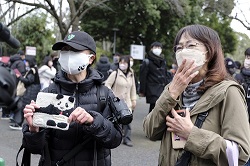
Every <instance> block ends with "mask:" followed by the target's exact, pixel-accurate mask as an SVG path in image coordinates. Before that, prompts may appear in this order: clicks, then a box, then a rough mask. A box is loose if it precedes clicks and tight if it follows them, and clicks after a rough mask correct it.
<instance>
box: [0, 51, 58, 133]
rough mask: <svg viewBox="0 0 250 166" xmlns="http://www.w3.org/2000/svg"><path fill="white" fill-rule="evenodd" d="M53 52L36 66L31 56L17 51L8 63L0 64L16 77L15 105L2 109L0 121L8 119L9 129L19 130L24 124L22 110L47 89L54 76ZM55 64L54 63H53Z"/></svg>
mask: <svg viewBox="0 0 250 166" xmlns="http://www.w3.org/2000/svg"><path fill="white" fill-rule="evenodd" d="M55 54H56V53H55V52H53V53H52V54H51V55H48V56H45V58H44V60H43V64H42V65H41V66H38V65H37V62H36V59H35V57H33V56H26V55H25V52H24V51H22V50H19V51H18V52H17V53H16V54H14V55H13V56H11V57H10V58H9V62H5V63H4V64H3V63H2V65H1V66H4V67H6V68H9V69H10V70H12V71H14V73H15V75H16V83H17V84H16V88H17V92H16V96H17V102H16V104H15V105H14V106H13V107H11V108H9V107H3V108H1V109H2V116H1V119H6V120H9V119H10V126H9V127H10V128H11V129H13V130H21V129H22V124H23V122H24V117H23V109H24V107H25V105H26V104H29V103H30V102H31V100H35V99H36V96H37V94H38V92H40V91H42V90H43V89H44V88H46V87H48V86H49V85H50V84H51V83H52V82H53V78H54V76H55V74H56V71H57V70H56V69H55V67H54V66H53V60H52V59H53V58H54V59H55ZM55 63H56V62H55Z"/></svg>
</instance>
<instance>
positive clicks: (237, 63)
mask: <svg viewBox="0 0 250 166" xmlns="http://www.w3.org/2000/svg"><path fill="white" fill-rule="evenodd" d="M234 63H235V74H239V73H240V70H241V67H242V66H241V63H240V62H239V61H234Z"/></svg>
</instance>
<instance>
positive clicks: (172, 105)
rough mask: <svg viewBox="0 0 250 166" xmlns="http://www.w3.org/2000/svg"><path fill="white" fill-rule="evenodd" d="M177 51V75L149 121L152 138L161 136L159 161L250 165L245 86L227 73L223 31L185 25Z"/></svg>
mask: <svg viewBox="0 0 250 166" xmlns="http://www.w3.org/2000/svg"><path fill="white" fill-rule="evenodd" d="M174 52H175V57H176V60H177V65H178V69H177V71H176V74H175V75H174V77H173V80H172V81H171V82H170V84H168V85H167V86H166V87H165V89H164V91H163V92H162V94H161V96H160V97H159V99H158V100H157V101H156V105H155V107H154V109H153V111H152V112H151V113H150V114H148V115H147V116H146V117H145V119H144V121H143V130H144V132H145V133H146V135H147V137H148V138H149V139H150V140H161V147H160V154H159V160H158V161H159V162H158V165H159V166H166V165H169V166H170V165H171V166H172V165H177V164H178V165H180V166H183V165H189V166H195V165H202V166H218V165H223V166H224V165H244V164H245V163H246V162H247V161H248V159H249V156H250V139H249V138H250V128H249V121H248V115H247V108H246V101H245V98H244V90H243V88H242V86H240V85H239V84H238V83H237V82H235V81H234V80H233V78H232V77H231V76H229V75H228V73H227V70H226V68H225V65H224V55H223V51H222V46H221V41H220V38H219V35H218V33H217V32H216V31H214V30H213V29H211V28H209V27H207V26H203V25H198V24H195V25H188V26H186V27H183V28H182V29H180V30H179V32H178V33H177V35H176V38H175V41H174ZM249 64H250V63H249ZM249 66H250V65H249Z"/></svg>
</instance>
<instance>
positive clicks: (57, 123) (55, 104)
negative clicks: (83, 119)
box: [33, 92, 75, 130]
mask: <svg viewBox="0 0 250 166" xmlns="http://www.w3.org/2000/svg"><path fill="white" fill-rule="evenodd" d="M36 104H37V105H39V106H40V108H39V109H36V111H35V113H34V115H33V125H34V126H36V127H44V128H53V129H59V130H68V129H69V123H68V117H69V115H70V113H71V112H72V111H73V110H74V106H75V98H74V97H72V96H67V95H62V94H54V93H45V92H39V93H38V95H37V98H36Z"/></svg>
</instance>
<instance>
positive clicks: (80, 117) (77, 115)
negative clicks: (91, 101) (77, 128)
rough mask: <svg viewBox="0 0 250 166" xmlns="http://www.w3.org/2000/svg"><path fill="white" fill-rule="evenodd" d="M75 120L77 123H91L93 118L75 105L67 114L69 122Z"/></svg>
mask: <svg viewBox="0 0 250 166" xmlns="http://www.w3.org/2000/svg"><path fill="white" fill-rule="evenodd" d="M72 121H74V122H76V123H79V124H92V123H93V121H94V118H93V117H92V116H91V115H90V114H89V113H88V112H87V111H85V109H83V108H81V107H77V108H76V109H75V110H74V111H73V112H72V113H71V114H70V116H69V123H70V122H72Z"/></svg>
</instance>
